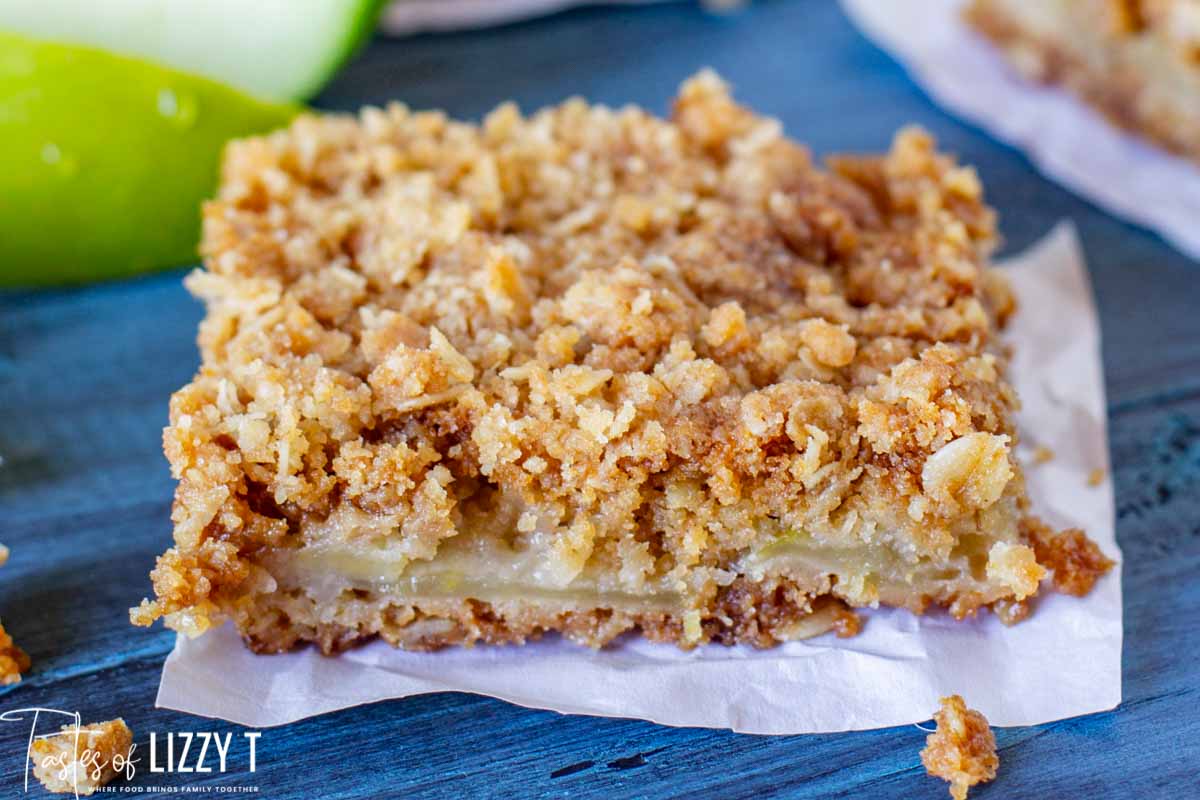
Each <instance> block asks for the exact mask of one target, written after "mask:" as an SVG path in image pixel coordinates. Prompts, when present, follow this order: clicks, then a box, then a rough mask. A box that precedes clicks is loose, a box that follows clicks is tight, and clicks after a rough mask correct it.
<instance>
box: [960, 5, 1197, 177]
mask: <svg viewBox="0 0 1200 800" xmlns="http://www.w3.org/2000/svg"><path fill="white" fill-rule="evenodd" d="M966 19H967V21H968V22H969V23H971V25H972V26H973V27H974V28H976V29H977V30H979V31H980V32H981V33H983V34H984V35H985V36H987V37H988V38H989V39H990V40H991V41H992V42H994V43H995V44H996V45H997V46H998V47H1000V48H1001V50H1002V51H1003V53H1004V54H1005V56H1006V57H1007V58H1008V60H1009V61H1010V62H1011V63H1012V64H1013V66H1014V67H1015V68H1016V69H1017V70H1018V71H1019V72H1020V73H1022V74H1023V75H1025V76H1026V77H1029V78H1032V79H1034V80H1038V81H1043V82H1046V83H1053V84H1061V85H1063V86H1065V87H1067V88H1069V89H1070V90H1072V91H1073V92H1075V93H1076V94H1078V95H1079V96H1080V97H1082V98H1083V99H1084V100H1086V101H1087V102H1089V103H1091V104H1092V105H1093V106H1095V107H1096V108H1097V109H1099V110H1100V111H1102V112H1103V113H1104V114H1105V115H1107V116H1108V117H1109V118H1110V119H1111V120H1113V121H1114V122H1116V123H1117V124H1119V125H1121V126H1123V127H1125V128H1128V129H1130V130H1132V131H1134V132H1137V133H1141V134H1143V135H1144V136H1146V137H1147V138H1149V139H1151V140H1153V141H1155V142H1157V143H1158V144H1159V145H1161V146H1163V147H1165V148H1167V149H1168V150H1171V151H1174V152H1176V153H1178V154H1180V155H1183V156H1185V157H1188V158H1191V159H1193V160H1196V161H1200V0H971V2H970V4H969V5H968V6H967V7H966Z"/></svg>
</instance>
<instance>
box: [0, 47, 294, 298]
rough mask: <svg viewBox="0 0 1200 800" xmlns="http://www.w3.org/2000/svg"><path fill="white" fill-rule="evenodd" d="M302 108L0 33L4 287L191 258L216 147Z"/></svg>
mask: <svg viewBox="0 0 1200 800" xmlns="http://www.w3.org/2000/svg"><path fill="white" fill-rule="evenodd" d="M300 110H301V109H300V108H299V107H297V106H294V105H290V104H276V103H267V102H263V101H261V100H258V99H256V98H254V97H251V96H249V95H246V94H243V93H241V92H239V91H236V90H234V89H231V88H229V87H227V86H223V85H221V84H219V83H214V82H213V81H210V80H207V79H206V78H201V77H198V76H195V75H190V74H187V73H184V72H179V71H176V70H173V69H168V68H166V67H161V66H158V65H155V64H150V63H148V62H144V61H140V60H137V59H132V58H125V57H122V56H115V55H112V54H110V53H106V52H103V51H100V50H94V49H92V48H87V47H74V46H68V45H61V44H55V43H50V42H42V41H37V40H33V39H27V38H25V37H23V36H17V35H14V34H7V33H3V32H0V142H3V143H4V146H3V147H0V284H4V285H8V286H13V285H34V284H48V283H66V282H75V281H83V280H93V279H98V278H111V277H119V276H123V275H130V274H134V273H137V272H142V271H145V270H148V269H153V268H161V267H170V266H178V265H180V264H183V263H187V262H189V261H192V260H193V259H194V258H195V250H196V242H197V241H198V238H199V230H200V212H199V205H200V202H201V201H202V200H203V199H204V198H206V197H208V196H209V195H210V194H211V193H212V191H213V188H214V187H215V185H216V182H217V171H218V162H219V160H220V154H221V149H222V147H223V146H224V143H225V142H226V141H227V140H229V139H230V138H234V137H237V136H245V135H248V134H252V133H258V132H261V131H266V130H270V129H272V128H276V127H279V126H281V125H284V124H286V123H287V122H288V121H289V120H290V119H291V118H292V117H293V116H294V115H295V114H296V113H298V112H299V111H300Z"/></svg>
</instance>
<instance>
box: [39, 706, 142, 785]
mask: <svg viewBox="0 0 1200 800" xmlns="http://www.w3.org/2000/svg"><path fill="white" fill-rule="evenodd" d="M132 745H133V733H132V732H131V731H130V730H129V727H128V726H127V725H126V724H125V720H123V719H114V720H109V721H108V722H97V723H93V724H91V725H81V726H78V727H76V726H74V725H65V726H63V728H62V732H61V733H58V734H55V735H54V736H49V737H47V738H45V739H35V740H34V742H33V745H32V747H31V754H30V757H31V758H32V759H33V774H34V776H36V777H37V779H38V780H39V781H41V782H42V785H43V786H45V787H46V789H47V790H48V791H51V792H54V793H56V794H68V793H74V794H79V795H90V794H93V793H95V791H96V790H97V789H99V788H100V787H101V786H104V785H105V784H107V783H109V782H110V781H112V779H113V778H115V777H116V776H117V775H118V774H119V773H121V772H122V771H123V769H124V765H125V763H126V760H127V759H128V758H129V755H130V749H131V748H132Z"/></svg>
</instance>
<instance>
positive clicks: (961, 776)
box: [921, 694, 1000, 800]
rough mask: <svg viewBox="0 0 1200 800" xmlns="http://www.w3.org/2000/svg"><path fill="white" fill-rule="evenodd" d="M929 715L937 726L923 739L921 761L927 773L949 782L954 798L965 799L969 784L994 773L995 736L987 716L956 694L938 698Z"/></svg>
mask: <svg viewBox="0 0 1200 800" xmlns="http://www.w3.org/2000/svg"><path fill="white" fill-rule="evenodd" d="M933 718H934V720H935V721H936V722H937V730H936V731H935V732H933V733H931V734H929V736H928V737H927V738H926V740H925V749H924V750H922V751H921V763H922V764H924V765H925V769H926V771H928V772H929V774H930V775H933V776H935V777H938V778H941V779H943V780H945V781H947V782H949V784H950V796H951V797H953V798H954V800H966V798H967V792H968V790H969V789H970V788H971V787H972V786H974V785H975V784H977V783H986V782H987V781H990V780H992V779H993V778H995V777H996V770H997V769H998V768H999V766H1000V758H999V757H998V756H997V755H996V737H995V736H994V735H993V734H992V729H991V728H990V727H989V726H988V721H987V718H986V717H984V716H983V714H980V713H979V712H978V711H975V710H973V709H969V708H967V705H966V703H964V702H963V699H962V698H961V697H960V696H958V695H956V694H955V695H951V696H949V697H943V698H942V702H941V708H940V709H939V710H938V711H937V713H935V714H934V715H933Z"/></svg>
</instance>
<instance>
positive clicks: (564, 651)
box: [158, 224, 1121, 734]
mask: <svg viewBox="0 0 1200 800" xmlns="http://www.w3.org/2000/svg"><path fill="white" fill-rule="evenodd" d="M1008 274H1009V275H1010V276H1011V278H1012V281H1013V284H1014V288H1015V289H1016V292H1017V296H1018V298H1019V301H1020V303H1021V310H1020V311H1019V312H1018V314H1017V315H1016V317H1015V319H1014V320H1013V322H1012V323H1011V332H1010V334H1009V338H1010V339H1011V341H1012V342H1013V344H1015V345H1016V348H1017V350H1016V353H1017V355H1016V360H1015V361H1014V363H1013V371H1012V378H1013V380H1014V381H1015V383H1016V385H1017V389H1018V391H1019V392H1020V395H1021V398H1022V400H1023V403H1024V410H1023V411H1022V412H1021V415H1020V419H1019V424H1020V425H1021V429H1022V431H1023V433H1022V435H1023V437H1024V440H1025V441H1024V444H1023V447H1024V448H1025V449H1029V448H1031V447H1032V446H1033V445H1034V444H1038V445H1044V446H1047V447H1050V448H1051V449H1052V450H1053V451H1054V452H1055V454H1056V456H1055V458H1054V460H1052V461H1051V462H1049V463H1047V464H1043V465H1040V466H1034V465H1032V464H1030V463H1029V461H1028V459H1026V464H1027V470H1026V471H1027V480H1028V486H1029V491H1030V494H1031V495H1032V498H1033V502H1034V506H1035V508H1036V510H1037V511H1038V513H1039V514H1041V515H1042V516H1043V517H1044V518H1046V519H1047V521H1049V522H1051V523H1053V524H1057V525H1061V526H1066V525H1078V526H1081V527H1083V528H1084V529H1086V530H1087V531H1088V533H1089V534H1090V535H1091V536H1092V537H1093V538H1094V539H1096V541H1097V542H1098V543H1099V544H1100V546H1101V547H1102V548H1103V549H1104V551H1105V552H1106V553H1107V554H1109V555H1110V556H1112V557H1114V558H1119V553H1118V551H1117V546H1116V541H1115V537H1114V534H1113V493H1112V486H1111V483H1110V482H1109V481H1108V479H1107V477H1106V479H1105V480H1104V482H1103V483H1102V484H1101V485H1099V486H1096V487H1089V486H1088V485H1087V478H1088V474H1089V473H1090V472H1091V471H1092V470H1094V469H1098V468H1099V469H1104V470H1105V475H1106V476H1107V473H1108V451H1107V446H1106V434H1105V403H1104V380H1103V374H1102V371H1101V363H1100V352H1099V344H1100V341H1099V329H1098V325H1097V321H1096V312H1095V308H1094V306H1093V303H1092V295H1091V289H1090V287H1089V284H1088V278H1087V272H1086V270H1085V268H1084V264H1083V258H1082V253H1081V250H1080V247H1079V244H1078V241H1077V239H1076V236H1075V231H1074V229H1073V227H1071V226H1070V225H1069V224H1060V225H1059V226H1058V227H1057V228H1056V229H1055V230H1054V231H1053V232H1052V233H1051V234H1050V235H1048V236H1047V237H1046V238H1045V239H1044V240H1042V242H1040V243H1039V244H1037V245H1036V246H1034V247H1033V248H1031V250H1029V251H1028V252H1026V253H1025V254H1024V255H1022V256H1021V257H1019V258H1016V259H1013V260H1012V262H1011V263H1010V264H1009V269H1008ZM865 613H866V615H867V620H866V625H865V626H864V628H863V632H862V633H861V634H860V635H859V636H857V637H855V638H852V639H838V638H836V637H835V636H833V635H832V634H826V635H825V636H821V637H818V638H815V639H810V640H807V641H803V642H794V643H790V644H787V645H783V646H781V647H778V648H776V649H774V650H763V651H760V650H754V649H752V648H747V647H737V648H726V647H721V646H717V645H712V646H708V647H703V648H699V649H697V650H695V651H693V652H690V653H683V652H680V651H679V650H677V649H676V648H674V647H672V646H669V645H655V644H650V643H647V642H644V641H641V640H639V639H631V640H628V641H624V642H623V643H620V644H618V645H616V646H612V647H610V648H608V649H605V650H602V651H599V652H594V651H591V650H588V649H586V648H583V647H579V646H577V645H574V644H571V643H570V642H566V641H563V640H559V639H554V640H547V641H543V642H538V643H533V644H529V645H526V646H525V647H488V646H478V647H475V648H472V649H449V650H444V651H442V652H439V653H405V652H401V651H397V650H393V649H392V648H391V647H389V646H387V645H386V644H383V643H381V642H376V643H374V644H371V645H368V646H366V647H363V648H360V649H357V650H351V651H349V652H347V653H344V654H343V655H341V656H340V657H337V658H327V657H323V656H321V655H319V654H317V653H316V652H315V651H313V650H311V649H309V650H304V651H300V652H296V653H290V654H287V655H278V656H255V655H253V654H251V653H250V652H249V651H247V650H246V649H245V648H244V647H243V646H242V644H241V641H240V640H239V638H238V637H237V634H236V633H235V632H234V631H233V629H232V628H230V627H228V626H227V627H225V628H221V629H219V630H217V631H213V632H210V633H209V634H207V635H205V636H203V637H200V638H199V639H196V640H188V639H186V638H183V637H180V638H179V639H178V640H177V642H176V645H175V649H174V650H173V651H172V652H171V654H170V656H168V658H167V661H166V664H165V666H164V667H163V675H162V683H161V685H160V686H159V691H158V705H159V706H162V707H166V708H173V709H178V710H181V711H187V712H190V713H193V714H200V715H203V716H209V717H220V718H223V719H227V720H232V721H234V722H238V723H241V724H243V725H250V726H256V727H265V726H270V725H280V724H283V723H287V722H292V721H294V720H297V719H301V718H304V717H310V716H313V715H316V714H321V713H325V712H329V711H333V710H336V709H339V708H345V707H347V706H353V705H358V704H361V703H371V702H375V701H378V700H384V699H388V698H397V697H405V696H408V695H414V694H422V693H427V692H440V691H463V692H474V693H477V694H484V695H491V696H493V697H498V698H501V699H503V700H507V701H509V702H512V703H517V704H519V705H523V706H529V707H533V708H546V709H553V710H555V711H560V712H563V713H568V714H593V715H599V716H612V717H636V718H640V719H647V720H652V721H654V722H659V723H663V724H667V725H686V726H702V727H714V728H731V729H733V730H736V731H742V732H747V733H770V734H789V733H811V732H819V731H843V730H858V729H863V728H878V727H885V726H890V725H899V724H904V723H912V722H918V721H920V720H925V719H928V718H929V717H930V715H931V713H932V711H933V710H934V709H935V707H936V706H937V702H938V698H939V697H941V696H942V695H945V694H949V693H953V692H957V693H960V694H962V695H963V696H964V697H965V698H966V700H967V702H968V703H969V704H970V705H971V706H973V707H975V708H978V709H980V710H981V711H983V712H984V713H985V714H986V715H987V717H988V718H989V720H991V722H992V723H993V724H995V725H1032V724H1036V723H1041V722H1047V721H1050V720H1054V719H1060V718H1063V717H1071V716H1076V715H1079V714H1087V713H1090V712H1095V711H1102V710H1105V709H1110V708H1113V707H1114V706H1116V705H1117V704H1118V703H1119V702H1120V700H1121V588H1120V572H1119V569H1118V570H1114V572H1113V573H1112V574H1110V575H1109V576H1107V577H1105V578H1104V579H1103V580H1101V582H1100V583H1099V584H1098V585H1097V586H1096V589H1095V590H1094V591H1093V592H1092V594H1091V595H1089V596H1088V597H1087V598H1084V599H1082V600H1080V599H1076V598H1073V597H1064V596H1061V595H1056V594H1053V593H1052V592H1049V591H1046V592H1045V593H1044V596H1042V597H1040V598H1039V599H1038V601H1037V604H1036V606H1035V610H1034V613H1033V614H1032V615H1031V616H1030V618H1029V619H1027V620H1026V621H1024V622H1022V623H1021V624H1019V625H1016V626H1014V627H1012V628H1006V627H1004V626H1003V625H1002V624H1001V623H1000V622H999V621H998V620H997V619H996V618H995V617H994V616H992V615H991V614H989V613H982V614H981V615H980V617H979V618H978V619H975V620H972V621H967V622H961V623H959V622H954V621H953V620H952V619H950V618H949V617H947V616H945V615H944V614H941V613H932V614H929V615H927V616H924V617H917V616H914V615H912V614H909V613H907V612H904V611H896V610H889V609H879V610H875V611H867V612H865Z"/></svg>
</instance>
